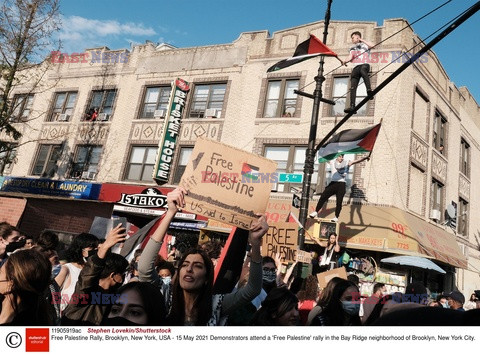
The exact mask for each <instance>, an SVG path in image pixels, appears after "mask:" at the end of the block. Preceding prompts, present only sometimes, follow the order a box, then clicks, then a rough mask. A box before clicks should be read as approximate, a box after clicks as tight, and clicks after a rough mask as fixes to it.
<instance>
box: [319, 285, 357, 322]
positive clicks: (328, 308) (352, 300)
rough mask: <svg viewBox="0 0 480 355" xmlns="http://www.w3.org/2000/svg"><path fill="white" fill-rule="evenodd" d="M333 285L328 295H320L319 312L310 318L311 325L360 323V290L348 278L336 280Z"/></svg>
mask: <svg viewBox="0 0 480 355" xmlns="http://www.w3.org/2000/svg"><path fill="white" fill-rule="evenodd" d="M335 282H336V284H335V287H334V288H333V290H332V292H331V293H329V294H328V297H320V299H319V301H318V305H319V306H320V307H321V309H322V310H321V312H320V313H319V314H318V315H317V316H316V317H315V318H314V319H313V320H312V323H311V325H314V326H315V325H317V326H318V325H321V326H339V325H340V326H342V325H343V326H345V325H347V326H350V325H354V326H357V325H361V322H360V316H359V315H358V314H359V311H360V291H359V290H358V287H357V286H356V285H355V284H354V283H353V282H351V281H348V280H343V279H340V280H336V281H335Z"/></svg>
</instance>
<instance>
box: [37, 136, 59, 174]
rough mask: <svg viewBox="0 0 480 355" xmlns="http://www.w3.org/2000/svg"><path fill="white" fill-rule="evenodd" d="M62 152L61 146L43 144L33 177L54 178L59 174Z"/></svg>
mask: <svg viewBox="0 0 480 355" xmlns="http://www.w3.org/2000/svg"><path fill="white" fill-rule="evenodd" d="M62 150H63V148H62V145H61V144H41V145H40V147H39V148H38V152H37V157H36V159H35V164H34V165H33V170H32V175H37V176H41V177H53V176H54V175H55V173H56V172H57V169H58V162H59V160H60V158H61V156H62Z"/></svg>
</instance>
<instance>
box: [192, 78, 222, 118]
mask: <svg viewBox="0 0 480 355" xmlns="http://www.w3.org/2000/svg"><path fill="white" fill-rule="evenodd" d="M226 89H227V84H209V85H195V90H194V92H193V97H192V104H191V106H190V113H189V117H197V118H203V117H217V118H218V117H221V115H222V108H223V100H224V99H225V91H226ZM209 109H210V110H209ZM207 110H208V111H207Z"/></svg>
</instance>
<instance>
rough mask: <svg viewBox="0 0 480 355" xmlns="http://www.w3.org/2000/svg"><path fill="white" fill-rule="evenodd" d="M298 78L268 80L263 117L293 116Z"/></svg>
mask: <svg viewBox="0 0 480 355" xmlns="http://www.w3.org/2000/svg"><path fill="white" fill-rule="evenodd" d="M298 83H299V80H298V79H288V80H287V79H284V80H270V81H269V82H268V88H267V98H266V100H265V109H264V112H263V117H295V111H296V107H297V94H295V93H294V90H297V89H298Z"/></svg>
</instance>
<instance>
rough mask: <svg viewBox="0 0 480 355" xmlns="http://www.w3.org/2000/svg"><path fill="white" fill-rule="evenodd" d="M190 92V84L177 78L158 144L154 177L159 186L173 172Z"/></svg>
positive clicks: (173, 84) (173, 85) (165, 181)
mask: <svg viewBox="0 0 480 355" xmlns="http://www.w3.org/2000/svg"><path fill="white" fill-rule="evenodd" d="M189 90H190V86H189V84H188V83H187V82H186V81H185V80H183V79H180V78H177V79H176V80H175V81H174V82H172V94H171V95H170V100H169V102H168V112H167V114H166V116H165V122H164V125H163V131H162V138H161V139H160V142H159V143H158V152H157V159H156V162H155V166H154V167H153V176H152V177H153V180H155V182H156V183H157V184H158V185H163V184H165V183H167V182H168V178H169V176H170V172H171V170H172V165H173V162H174V152H175V147H176V145H177V139H178V134H179V133H180V124H181V119H182V113H183V110H184V109H185V101H186V98H187V93H188V91H189Z"/></svg>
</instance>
